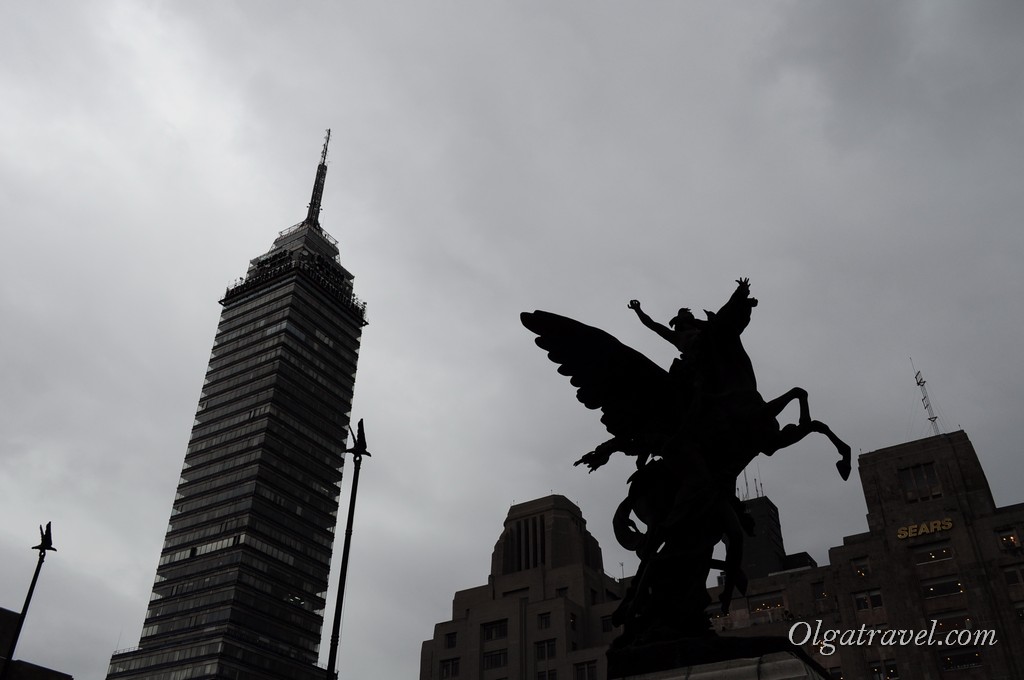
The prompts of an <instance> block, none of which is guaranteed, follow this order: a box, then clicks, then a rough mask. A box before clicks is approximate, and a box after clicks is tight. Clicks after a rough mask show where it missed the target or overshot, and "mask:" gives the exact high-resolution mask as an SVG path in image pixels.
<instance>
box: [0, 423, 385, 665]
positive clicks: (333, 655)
mask: <svg viewBox="0 0 1024 680" xmlns="http://www.w3.org/2000/svg"><path fill="white" fill-rule="evenodd" d="M349 452H350V453H351V454H352V462H353V463H354V464H355V468H356V469H355V470H354V471H353V474H352V494H351V497H350V498H349V501H348V520H347V523H346V525H345V547H344V548H342V551H341V577H340V578H339V580H338V600H337V602H336V603H335V605H334V626H333V627H332V629H331V651H330V654H329V655H328V658H327V678H328V680H335V678H336V677H337V670H336V669H337V661H338V641H339V639H340V638H341V608H342V604H343V603H344V600H345V580H346V578H347V577H348V555H349V549H350V548H351V546H352V520H353V518H354V517H355V514H356V490H357V489H358V488H359V466H360V465H361V464H362V462H363V456H369V455H370V454H369V452H367V450H366V437H365V435H364V434H363V421H362V420H360V421H359V427H358V434H357V435H356V444H355V446H353V447H352V448H351V449H349ZM0 680H2V679H0Z"/></svg>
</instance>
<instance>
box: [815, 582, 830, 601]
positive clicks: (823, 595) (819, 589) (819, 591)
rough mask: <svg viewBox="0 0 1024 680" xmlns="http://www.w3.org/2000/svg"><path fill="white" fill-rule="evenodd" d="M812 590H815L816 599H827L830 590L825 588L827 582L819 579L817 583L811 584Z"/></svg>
mask: <svg viewBox="0 0 1024 680" xmlns="http://www.w3.org/2000/svg"><path fill="white" fill-rule="evenodd" d="M811 590H812V591H813V592H814V599H815V600H827V599H828V591H826V590H825V582H824V581H818V582H817V583H812V584H811Z"/></svg>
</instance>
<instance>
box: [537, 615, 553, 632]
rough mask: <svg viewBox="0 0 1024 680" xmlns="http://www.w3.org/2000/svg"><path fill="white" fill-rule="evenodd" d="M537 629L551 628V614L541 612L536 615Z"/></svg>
mask: <svg viewBox="0 0 1024 680" xmlns="http://www.w3.org/2000/svg"><path fill="white" fill-rule="evenodd" d="M537 627H538V628H550V627H551V612H541V613H540V614H537Z"/></svg>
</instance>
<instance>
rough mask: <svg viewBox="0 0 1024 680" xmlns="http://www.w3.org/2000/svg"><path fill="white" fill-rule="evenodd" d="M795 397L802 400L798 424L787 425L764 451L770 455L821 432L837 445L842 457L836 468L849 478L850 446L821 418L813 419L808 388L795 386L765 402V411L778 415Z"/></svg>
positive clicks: (843, 476)
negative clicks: (813, 433)
mask: <svg viewBox="0 0 1024 680" xmlns="http://www.w3.org/2000/svg"><path fill="white" fill-rule="evenodd" d="M794 399H796V400H798V401H799V402H800V418H799V420H798V422H797V424H795V425H793V424H790V425H786V426H785V427H783V428H782V429H781V430H779V433H778V434H777V435H776V436H775V437H774V438H773V440H772V441H771V442H769V446H768V447H766V449H765V451H764V453H765V454H766V455H769V456H770V455H772V454H773V453H775V452H776V451H778V450H779V449H784V448H786V447H787V446H792V445H793V444H796V443H797V442H798V441H800V440H801V439H803V438H804V437H806V436H807V435H809V434H810V433H811V432H819V433H821V434H823V435H825V436H826V437H828V440H829V441H830V442H832V445H833V446H834V447H836V450H837V451H838V452H839V457H840V459H839V461H838V462H836V469H837V470H839V475H840V476H841V477H842V478H843V479H844V480H845V479H849V478H850V469H851V465H850V453H851V452H850V446H849V445H848V444H847V443H846V442H844V441H843V440H842V439H840V438H839V437H837V436H836V435H835V433H834V432H832V430H831V429H830V428H829V426H828V425H826V424H825V423H823V422H821V421H820V420H811V409H810V406H809V405H808V403H807V390H805V389H803V388H802V387H794V388H793V389H791V390H790V391H789V392H786V393H785V394H783V395H782V396H781V397H777V398H775V399H772V400H771V401H769V402H767V403H766V404H765V413H766V414H769V415H771V416H772V417H778V415H779V414H780V413H782V410H783V409H784V408H786V406H787V405H788V404H789V402H791V401H793V400H794Z"/></svg>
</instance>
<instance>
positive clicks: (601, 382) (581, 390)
mask: <svg viewBox="0 0 1024 680" xmlns="http://www.w3.org/2000/svg"><path fill="white" fill-rule="evenodd" d="M520 319H521V320H522V322H523V325H524V326H526V328H528V329H529V330H531V331H532V332H534V333H536V334H537V336H538V337H537V339H536V343H537V346H538V347H540V348H541V349H543V350H546V351H547V353H548V358H549V359H551V360H552V361H553V362H555V363H556V364H558V372H559V373H561V374H562V375H565V376H569V379H570V380H569V382H570V383H571V384H572V385H573V386H574V387H576V388H577V390H576V398H577V399H578V400H579V401H580V403H581V404H583V405H584V406H586V407H587V408H589V409H600V410H601V412H602V415H601V422H602V423H604V425H605V427H607V428H608V432H610V433H611V434H612V435H613V436H615V437H624V438H627V439H628V438H633V437H636V436H639V435H650V434H655V433H658V434H660V433H663V434H665V435H668V434H670V428H671V427H672V425H673V423H674V419H673V414H678V413H679V411H678V408H677V407H676V404H675V401H676V399H677V397H676V395H675V391H674V390H673V389H672V386H671V383H670V382H669V376H668V372H667V371H665V369H663V368H661V367H660V366H658V365H657V364H655V363H654V362H653V361H651V360H650V359H648V358H647V357H645V356H644V355H643V354H641V353H640V352H637V351H636V350H635V349H632V348H631V347H627V346H626V345H624V344H622V343H621V342H619V341H618V340H617V339H615V337H613V336H612V335H610V334H609V333H606V332H604V331H602V330H601V329H599V328H594V327H593V326H587V325H586V324H583V323H580V322H579V321H575V320H573V319H570V318H568V317H564V316H559V315H558V314H552V313H551V312H543V311H535V312H523V313H522V314H521V315H520Z"/></svg>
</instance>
